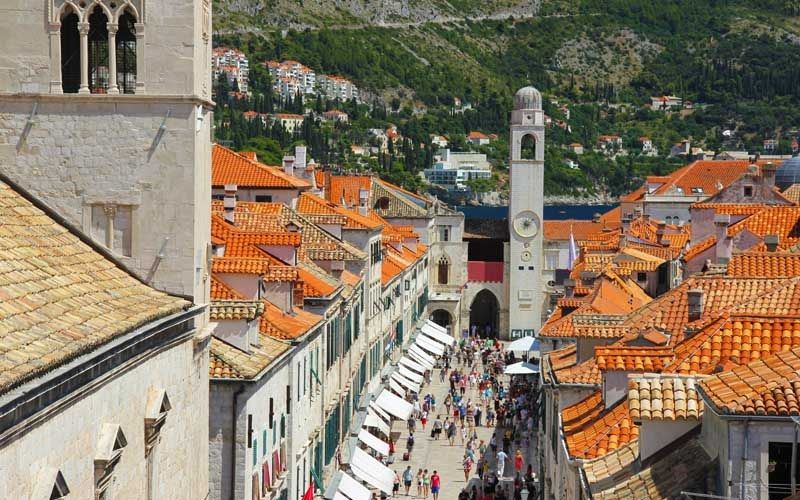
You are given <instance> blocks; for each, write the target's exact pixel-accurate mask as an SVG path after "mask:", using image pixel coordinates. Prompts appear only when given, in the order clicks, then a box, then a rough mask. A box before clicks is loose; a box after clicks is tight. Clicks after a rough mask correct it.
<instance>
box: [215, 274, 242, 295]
mask: <svg viewBox="0 0 800 500" xmlns="http://www.w3.org/2000/svg"><path fill="white" fill-rule="evenodd" d="M211 299H212V300H244V297H243V296H242V295H241V294H239V292H237V291H236V290H234V289H233V288H231V287H229V286H228V285H226V284H225V283H223V282H222V281H220V280H219V278H217V277H216V276H214V275H213V274H212V275H211Z"/></svg>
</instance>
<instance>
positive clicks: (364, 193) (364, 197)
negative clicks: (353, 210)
mask: <svg viewBox="0 0 800 500" xmlns="http://www.w3.org/2000/svg"><path fill="white" fill-rule="evenodd" d="M368 212H369V189H359V190H358V213H359V214H361V215H363V216H364V217H366V216H367V213H368Z"/></svg>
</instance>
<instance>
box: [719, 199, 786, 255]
mask: <svg viewBox="0 0 800 500" xmlns="http://www.w3.org/2000/svg"><path fill="white" fill-rule="evenodd" d="M745 229H747V230H748V231H750V232H751V233H754V234H755V235H757V236H760V237H762V238H763V237H764V236H767V235H777V236H778V238H779V242H778V249H779V250H780V249H788V248H791V247H793V246H795V245H797V244H798V243H800V207H796V206H777V207H768V208H764V209H762V210H760V211H759V212H757V213H755V214H753V215H751V216H750V217H747V218H746V219H743V220H741V221H739V222H737V223H736V224H733V225H731V226H729V227H728V234H729V235H731V236H735V235H737V234H739V233H741V232H742V231H743V230H745Z"/></svg>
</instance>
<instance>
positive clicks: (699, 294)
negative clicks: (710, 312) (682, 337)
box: [686, 288, 705, 321]
mask: <svg viewBox="0 0 800 500" xmlns="http://www.w3.org/2000/svg"><path fill="white" fill-rule="evenodd" d="M686 295H687V298H688V300H689V321H697V320H698V319H700V317H701V316H702V315H703V307H704V306H705V299H704V297H703V290H702V289H700V288H692V289H690V290H689V291H688V292H686Z"/></svg>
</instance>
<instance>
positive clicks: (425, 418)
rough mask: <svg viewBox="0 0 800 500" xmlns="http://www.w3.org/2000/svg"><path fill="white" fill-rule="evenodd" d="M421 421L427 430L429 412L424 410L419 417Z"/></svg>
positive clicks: (423, 427)
mask: <svg viewBox="0 0 800 500" xmlns="http://www.w3.org/2000/svg"><path fill="white" fill-rule="evenodd" d="M419 421H420V423H421V424H422V430H423V431H424V430H425V425H426V424H427V423H428V412H427V411H425V410H422V415H420V417H419Z"/></svg>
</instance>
